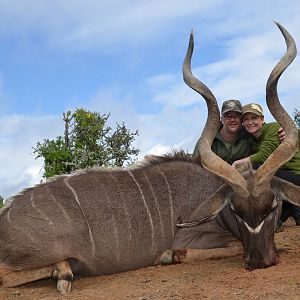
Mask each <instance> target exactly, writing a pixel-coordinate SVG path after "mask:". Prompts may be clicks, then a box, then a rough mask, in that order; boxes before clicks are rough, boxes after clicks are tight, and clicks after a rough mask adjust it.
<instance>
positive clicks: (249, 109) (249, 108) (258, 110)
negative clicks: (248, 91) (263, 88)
mask: <svg viewBox="0 0 300 300" xmlns="http://www.w3.org/2000/svg"><path fill="white" fill-rule="evenodd" d="M246 113H253V114H255V115H257V116H260V117H261V116H263V115H264V111H263V109H262V107H261V106H260V105H259V104H256V103H249V104H246V105H244V106H243V113H242V115H244V114H246Z"/></svg>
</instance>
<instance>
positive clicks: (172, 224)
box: [157, 167, 175, 237]
mask: <svg viewBox="0 0 300 300" xmlns="http://www.w3.org/2000/svg"><path fill="white" fill-rule="evenodd" d="M157 170H158V172H159V173H160V174H161V175H162V177H163V178H164V180H165V183H166V186H167V189H168V193H169V201H170V212H171V224H170V227H171V230H172V236H173V237H174V225H175V224H174V210H173V197H172V192H171V188H170V185H169V182H168V179H167V177H166V175H165V174H164V172H162V171H161V170H160V169H159V167H158V168H157Z"/></svg>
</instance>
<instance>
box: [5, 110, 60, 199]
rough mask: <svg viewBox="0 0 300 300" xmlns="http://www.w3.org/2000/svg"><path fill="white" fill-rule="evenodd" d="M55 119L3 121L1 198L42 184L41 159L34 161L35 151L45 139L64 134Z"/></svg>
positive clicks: (16, 118) (14, 116) (10, 119)
mask: <svg viewBox="0 0 300 300" xmlns="http://www.w3.org/2000/svg"><path fill="white" fill-rule="evenodd" d="M61 125H62V122H61V121H60V118H59V117H56V116H44V117H26V116H20V115H10V116H6V117H2V118H0V165H1V170H0V195H1V196H3V197H4V198H7V197H8V196H11V195H12V194H14V193H17V192H19V191H20V190H21V189H23V188H26V187H29V186H32V185H33V184H36V183H39V180H40V178H41V176H42V172H41V167H42V164H43V162H42V160H35V159H34V155H33V149H32V147H34V146H35V145H36V143H37V142H38V141H43V139H44V138H55V137H56V136H57V135H59V134H61V132H63V131H62V130H63V128H61Z"/></svg>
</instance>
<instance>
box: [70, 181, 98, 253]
mask: <svg viewBox="0 0 300 300" xmlns="http://www.w3.org/2000/svg"><path fill="white" fill-rule="evenodd" d="M69 179H70V177H66V178H65V179H64V183H65V185H66V186H67V187H68V188H69V189H70V190H71V192H72V194H73V196H74V199H75V201H76V202H77V203H78V205H79V207H80V210H81V213H82V215H83V217H84V219H85V222H86V224H87V226H88V230H89V236H90V241H91V245H92V257H94V256H95V253H96V251H95V241H94V238H93V235H92V231H91V226H90V224H89V222H88V219H87V217H86V215H85V213H84V211H83V210H82V207H81V205H80V202H79V199H78V196H77V193H76V191H75V190H74V189H73V187H72V186H71V185H70V183H69V181H68V180H69Z"/></svg>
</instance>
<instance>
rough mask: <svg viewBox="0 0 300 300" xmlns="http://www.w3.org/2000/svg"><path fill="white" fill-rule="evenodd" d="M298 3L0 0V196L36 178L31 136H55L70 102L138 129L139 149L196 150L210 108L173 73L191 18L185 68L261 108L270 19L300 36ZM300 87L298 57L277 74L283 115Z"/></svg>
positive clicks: (272, 53) (269, 61)
mask: <svg viewBox="0 0 300 300" xmlns="http://www.w3.org/2000/svg"><path fill="white" fill-rule="evenodd" d="M299 11H300V2H299V1H298V0H286V1H277V0H272V1H271V0H264V1H261V0H259V1H258V0H253V1H225V0H210V1H208V0H205V1H204V0H195V1H194V0H191V1H189V0H165V1H157V0H152V1H144V0H139V1H135V0H130V1H129V0H107V1H106V0H101V1H96V0H73V1H71V0H64V1H58V0H26V1H20V0H19V1H17V0H0V105H1V110H0V164H1V169H0V195H2V196H4V197H5V198H7V197H9V196H12V195H14V194H16V193H18V192H20V191H21V190H22V189H23V188H26V187H29V186H32V185H33V184H36V183H38V182H39V181H40V179H41V175H42V170H41V168H42V165H43V161H42V160H35V159H34V155H33V154H32V151H33V150H32V147H33V146H34V145H35V144H36V142H37V141H42V140H43V139H44V138H55V137H56V136H58V135H61V134H62V133H63V122H62V121H61V118H62V113H63V112H64V111H66V110H74V109H76V108H78V107H83V108H86V109H88V110H92V111H98V112H100V113H101V114H104V113H110V114H111V116H110V119H109V120H110V123H111V125H114V124H115V122H119V123H120V122H122V121H124V122H125V123H126V125H127V127H129V128H130V129H131V130H132V131H135V130H136V129H138V130H139V137H138V138H137V139H136V147H138V148H139V149H140V150H141V155H140V158H142V157H143V156H144V155H146V154H150V153H153V154H161V153H165V152H167V151H169V150H171V149H184V150H188V151H192V150H193V147H194V144H195V141H196V140H197V138H198V136H199V135H200V133H201V130H202V128H203V124H204V121H205V118H206V106H205V104H204V101H203V99H202V98H201V97H200V96H199V95H197V94H196V93H195V92H194V91H192V90H190V89H189V88H188V87H187V86H185V84H184V82H183V80H182V75H181V65H182V61H183V58H184V55H185V51H186V48H187V44H188V38H189V33H190V31H191V29H192V28H193V29H194V32H195V51H194V57H193V62H192V64H193V72H194V74H195V75H196V76H198V77H199V78H200V79H201V80H202V81H203V82H204V83H205V84H207V85H208V86H209V87H210V89H211V90H212V91H213V93H214V94H215V96H216V97H217V99H218V102H219V104H221V103H222V102H223V101H224V100H226V99H230V98H235V99H240V100H241V101H242V102H243V103H247V102H250V101H251V102H258V103H260V104H262V105H263V107H265V104H264V101H265V84H266V80H267V78H268V75H269V73H270V71H271V70H272V68H273V67H274V66H275V64H276V62H277V61H278V59H279V58H280V57H281V55H283V53H284V52H285V43H284V40H283V38H282V36H281V34H280V32H279V30H278V29H277V27H276V26H275V24H274V23H273V20H276V21H278V22H280V23H281V24H282V25H283V26H285V27H286V28H287V29H288V30H289V32H290V33H291V34H292V35H293V37H294V38H295V40H296V43H297V42H298V44H300V18H299ZM299 92H300V62H299V58H296V60H295V62H294V63H293V65H292V66H291V67H290V68H289V69H288V70H287V71H286V72H285V73H284V75H283V76H282V78H281V79H280V82H279V94H280V97H281V101H282V104H283V105H284V106H285V108H286V109H287V111H288V112H289V113H290V114H292V112H293V110H294V108H298V109H300V103H299V94H300V93H299ZM266 118H267V120H268V121H272V118H271V117H270V115H269V114H268V113H267V112H266Z"/></svg>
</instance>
